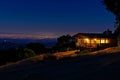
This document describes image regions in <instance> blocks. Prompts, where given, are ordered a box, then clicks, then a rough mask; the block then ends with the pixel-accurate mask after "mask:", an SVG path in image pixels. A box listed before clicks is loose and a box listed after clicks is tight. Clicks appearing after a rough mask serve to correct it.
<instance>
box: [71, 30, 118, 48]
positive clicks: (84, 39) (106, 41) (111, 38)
mask: <svg viewBox="0 0 120 80" xmlns="http://www.w3.org/2000/svg"><path fill="white" fill-rule="evenodd" d="M73 37H74V38H75V39H76V46H77V47H84V48H97V47H98V46H99V47H104V48H106V47H111V46H116V45H117V39H116V36H115V35H114V34H112V33H109V32H107V31H106V32H104V33H78V34H76V35H74V36H73Z"/></svg>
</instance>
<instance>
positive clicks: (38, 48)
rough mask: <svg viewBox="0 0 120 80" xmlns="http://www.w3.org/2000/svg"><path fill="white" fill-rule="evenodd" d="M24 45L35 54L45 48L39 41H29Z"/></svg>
mask: <svg viewBox="0 0 120 80" xmlns="http://www.w3.org/2000/svg"><path fill="white" fill-rule="evenodd" d="M26 47H27V48H28V49H32V50H33V51H34V52H35V53H36V54H40V53H43V52H44V50H45V46H44V45H43V44H41V43H29V44H27V46H26Z"/></svg>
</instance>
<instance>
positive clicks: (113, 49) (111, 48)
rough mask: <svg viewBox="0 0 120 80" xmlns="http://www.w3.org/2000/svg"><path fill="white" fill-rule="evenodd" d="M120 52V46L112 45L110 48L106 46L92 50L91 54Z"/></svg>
mask: <svg viewBox="0 0 120 80" xmlns="http://www.w3.org/2000/svg"><path fill="white" fill-rule="evenodd" d="M119 52H120V47H110V48H106V49H104V50H99V51H95V52H90V54H92V55H96V54H111V53H119Z"/></svg>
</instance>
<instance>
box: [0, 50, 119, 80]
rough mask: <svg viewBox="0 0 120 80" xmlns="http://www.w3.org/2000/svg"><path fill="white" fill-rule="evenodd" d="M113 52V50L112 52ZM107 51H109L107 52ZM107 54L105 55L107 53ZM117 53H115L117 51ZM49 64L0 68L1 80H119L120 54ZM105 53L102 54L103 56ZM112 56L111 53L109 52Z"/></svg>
mask: <svg viewBox="0 0 120 80" xmlns="http://www.w3.org/2000/svg"><path fill="white" fill-rule="evenodd" d="M112 49H113V48H111V50H112ZM105 50H108V49H105ZM105 50H104V51H105ZM114 50H115V49H114ZM117 50H118V51H117V52H113V53H114V54H113V53H110V54H109V53H108V54H106V53H105V54H100V53H99V54H97V55H93V54H92V53H91V55H86V56H79V57H72V58H64V59H61V60H50V61H30V60H24V61H21V62H18V63H16V64H13V65H9V66H6V67H1V68H0V79H1V80H119V79H120V77H119V73H120V53H119V49H117ZM104 51H102V52H104ZM110 52H111V51H110Z"/></svg>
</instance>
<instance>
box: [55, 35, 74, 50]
mask: <svg viewBox="0 0 120 80" xmlns="http://www.w3.org/2000/svg"><path fill="white" fill-rule="evenodd" d="M55 48H56V49H57V50H58V51H67V50H70V49H73V48H75V41H74V38H73V37H71V36H70V35H63V36H60V37H59V38H58V39H57V44H56V46H55Z"/></svg>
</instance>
